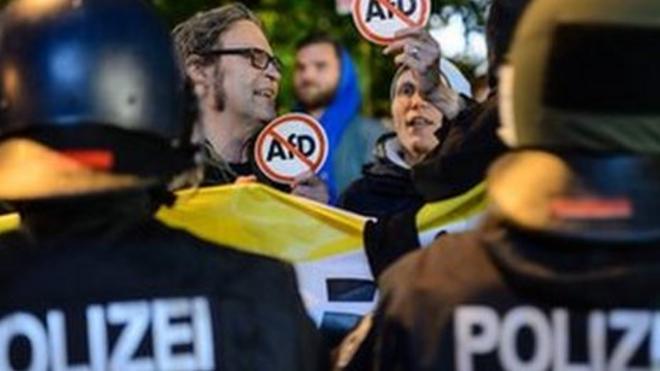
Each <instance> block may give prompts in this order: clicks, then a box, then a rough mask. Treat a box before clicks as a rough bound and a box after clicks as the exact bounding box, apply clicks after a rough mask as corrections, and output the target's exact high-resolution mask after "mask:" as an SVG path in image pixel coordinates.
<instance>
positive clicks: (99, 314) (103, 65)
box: [0, 0, 319, 371]
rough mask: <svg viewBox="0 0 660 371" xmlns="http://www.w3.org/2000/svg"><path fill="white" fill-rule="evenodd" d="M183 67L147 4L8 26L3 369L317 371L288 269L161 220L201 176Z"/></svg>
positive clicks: (39, 16) (46, 10) (62, 7)
mask: <svg viewBox="0 0 660 371" xmlns="http://www.w3.org/2000/svg"><path fill="white" fill-rule="evenodd" d="M174 55H175V54H174V49H173V45H172V43H171V40H170V38H169V35H168V32H167V30H166V28H165V27H163V25H162V24H161V23H160V22H159V20H158V19H157V18H156V16H155V13H154V12H153V10H152V9H151V8H150V7H149V6H148V5H147V4H146V2H144V1H140V0H84V1H80V0H19V1H16V2H14V3H12V4H10V5H9V7H8V8H7V9H6V11H5V13H4V14H3V32H2V35H1V36H0V99H1V101H0V102H1V107H0V110H1V114H2V116H1V125H0V132H1V134H2V138H1V141H0V176H1V177H2V184H1V185H0V198H1V199H4V200H9V201H10V202H11V203H12V204H13V205H14V206H15V208H16V209H17V210H18V211H19V212H20V214H21V218H22V225H21V229H20V230H19V231H17V232H10V233H5V234H3V235H2V236H0V246H2V248H1V249H0V287H2V296H1V297H0V369H2V370H9V369H30V370H45V369H50V370H64V369H66V370H106V369H113V370H136V369H140V370H215V369H221V370H287V371H288V370H312V369H317V363H318V360H319V357H318V352H317V345H318V342H317V340H316V339H317V337H316V335H315V332H314V330H313V328H312V324H311V322H310V321H309V320H308V318H307V317H306V315H305V312H304V309H303V307H302V304H301V301H300V298H299V296H298V294H297V291H296V285H295V278H294V275H293V272H292V270H291V268H290V267H288V266H287V265H285V264H283V263H279V262H276V261H272V260H269V259H266V258H261V257H256V256H251V255H248V254H244V253H241V252H238V251H234V250H231V249H228V248H225V247H221V246H215V245H212V244H210V243H207V242H204V241H202V240H199V239H197V238H195V237H193V236H191V235H189V234H187V233H184V232H182V231H179V230H175V229H171V228H169V227H167V226H165V225H162V224H160V223H159V222H158V221H156V220H155V219H154V217H153V214H154V212H155V210H157V209H158V207H159V206H160V205H161V204H163V203H166V202H170V201H172V199H173V197H172V196H171V195H170V194H169V193H168V191H167V184H168V183H169V182H170V181H171V180H172V179H173V178H174V177H176V176H178V175H180V174H182V173H185V172H186V171H189V170H190V169H193V168H194V162H193V155H194V151H192V150H191V148H190V146H189V145H188V144H187V143H188V142H189V141H188V138H189V130H187V127H186V124H184V123H185V122H186V121H189V122H190V121H192V120H184V117H183V113H184V112H185V109H184V99H183V98H184V89H183V79H182V77H181V75H180V73H179V69H178V65H177V61H176V59H175V57H174ZM303 346H304V347H305V349H304V350H303Z"/></svg>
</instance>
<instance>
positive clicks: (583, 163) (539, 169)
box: [489, 0, 660, 241]
mask: <svg viewBox="0 0 660 371" xmlns="http://www.w3.org/2000/svg"><path fill="white" fill-rule="evenodd" d="M659 15H660V3H658V2H657V0H623V1H622V0H579V1H576V0H538V1H535V2H533V3H532V4H531V5H530V7H529V8H528V9H527V12H526V13H525V15H524V16H523V19H522V21H521V23H520V24H519V28H518V29H517V31H516V35H515V38H514V42H513V44H512V49H511V51H510V55H509V58H508V65H507V66H506V67H505V68H504V69H503V70H502V71H501V73H500V91H499V92H500V112H501V115H502V117H501V121H502V125H503V127H502V130H501V134H502V137H503V139H504V140H505V142H507V144H509V145H510V146H512V147H513V148H514V149H516V151H515V152H514V153H512V154H509V155H506V156H504V157H503V158H502V159H500V160H498V161H497V162H496V164H495V165H494V166H493V168H492V169H491V172H490V174H489V192H490V196H491V199H492V200H493V210H494V212H496V213H500V214H501V215H503V216H504V217H505V219H507V220H509V221H512V222H514V223H515V224H517V225H519V226H522V227H524V228H528V229H533V230H537V231H539V230H543V231H544V232H547V233H559V234H564V235H571V236H573V237H580V238H584V239H588V240H603V241H632V240H644V239H648V238H658V237H660V227H659V226H660V218H659V217H658V215H657V210H658V207H660V201H659V199H660V191H659V190H660V175H657V174H658V173H659V172H658V169H660V157H659V156H658V155H660V104H658V101H659V99H658V97H659V96H660V90H658V89H659V88H660V74H658V73H657V71H656V70H657V66H658V65H659V64H660V53H659V51H660V50H656V49H657V48H658V45H659V44H658V43H657V39H658V37H660V17H659Z"/></svg>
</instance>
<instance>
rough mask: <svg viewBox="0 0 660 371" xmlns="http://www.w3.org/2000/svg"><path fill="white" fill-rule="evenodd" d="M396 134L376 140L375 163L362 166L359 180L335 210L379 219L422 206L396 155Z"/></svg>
mask: <svg viewBox="0 0 660 371" xmlns="http://www.w3.org/2000/svg"><path fill="white" fill-rule="evenodd" d="M399 147H400V144H399V140H398V139H397V137H396V134H394V133H389V134H385V135H383V136H382V137H380V138H379V139H378V141H377V144H376V148H375V151H374V157H375V161H374V162H372V163H370V164H367V165H365V166H364V168H363V170H362V178H360V179H358V180H356V181H355V182H353V183H352V184H351V185H350V186H349V187H348V188H347V189H346V191H344V193H343V194H342V196H341V199H340V201H339V207H341V208H343V209H346V210H350V211H353V212H356V213H358V214H362V215H367V216H374V217H383V216H385V215H391V214H395V213H398V212H401V211H404V210H409V209H415V208H418V207H419V206H421V205H422V204H423V199H422V196H421V195H420V194H419V193H418V192H417V191H416V190H415V186H414V185H413V181H412V172H411V170H410V168H408V167H407V165H406V164H405V162H403V158H402V157H401V155H400V153H399Z"/></svg>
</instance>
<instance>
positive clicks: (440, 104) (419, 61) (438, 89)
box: [383, 27, 461, 119]
mask: <svg viewBox="0 0 660 371" xmlns="http://www.w3.org/2000/svg"><path fill="white" fill-rule="evenodd" d="M395 35H396V38H397V40H396V41H394V42H392V43H391V44H390V45H388V46H387V47H386V48H385V49H384V50H383V53H384V54H386V55H393V56H394V62H395V63H396V64H397V65H400V66H405V67H407V68H408V69H410V70H411V71H413V73H414V74H415V76H416V78H417V81H418V83H419V90H420V93H421V94H422V96H424V98H425V99H426V100H428V101H429V102H430V103H431V104H433V105H434V106H436V107H437V108H438V109H439V110H440V111H442V113H443V114H444V115H445V116H446V117H447V118H448V119H453V118H455V117H456V116H457V115H458V113H459V112H460V110H461V104H460V103H461V100H460V97H459V95H458V93H456V92H455V91H453V90H452V89H451V88H449V87H448V86H446V84H444V83H443V82H442V80H441V77H440V57H441V52H440V45H439V44H438V42H437V41H435V39H434V38H433V37H432V36H431V35H430V34H429V33H428V31H426V30H424V29H423V28H419V27H418V28H408V29H403V30H400V31H398V32H397V33H396V34H395Z"/></svg>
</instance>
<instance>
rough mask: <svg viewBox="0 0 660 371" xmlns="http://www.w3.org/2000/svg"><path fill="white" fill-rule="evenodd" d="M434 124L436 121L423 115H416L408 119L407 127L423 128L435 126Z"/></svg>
mask: <svg viewBox="0 0 660 371" xmlns="http://www.w3.org/2000/svg"><path fill="white" fill-rule="evenodd" d="M434 124H435V123H434V122H433V121H431V120H429V119H426V118H424V117H421V116H415V117H413V118H412V119H410V120H407V121H406V127H409V128H414V129H421V128H425V127H428V126H433V125H434Z"/></svg>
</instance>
